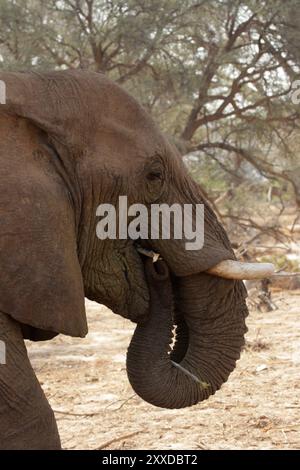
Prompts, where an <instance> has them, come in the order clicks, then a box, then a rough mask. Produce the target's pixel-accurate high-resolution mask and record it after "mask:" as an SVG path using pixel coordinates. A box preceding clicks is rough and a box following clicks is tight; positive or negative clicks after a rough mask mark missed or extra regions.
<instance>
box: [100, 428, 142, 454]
mask: <svg viewBox="0 0 300 470" xmlns="http://www.w3.org/2000/svg"><path fill="white" fill-rule="evenodd" d="M141 432H144V429H140V430H139V431H134V432H131V433H130V434H124V435H123V436H119V437H114V438H113V439H110V440H109V441H106V442H103V444H101V445H100V446H99V447H96V449H94V450H102V449H105V448H106V447H108V446H110V445H111V444H114V443H115V442H119V441H122V440H123V439H129V437H133V436H136V434H140V433H141Z"/></svg>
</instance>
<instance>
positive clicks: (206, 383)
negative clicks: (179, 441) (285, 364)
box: [127, 261, 247, 408]
mask: <svg viewBox="0 0 300 470" xmlns="http://www.w3.org/2000/svg"><path fill="white" fill-rule="evenodd" d="M155 266H156V267H155ZM146 275H147V280H148V284H149V288H150V295H151V315H150V319H149V321H148V322H147V323H146V324H143V325H138V326H137V327H136V330H135V332H134V335H133V338H132V341H131V344H130V346H129V349H128V355H127V373H128V378H129V381H130V383H131V385H132V387H133V389H134V390H135V391H136V393H137V394H138V395H139V396H140V397H142V398H143V399H144V400H146V401H147V402H149V403H151V404H153V405H156V406H160V407H164V408H184V407H187V406H191V405H195V404H196V403H198V402H200V401H202V400H205V399H206V398H208V397H209V396H210V395H212V394H214V393H215V392H216V390H218V389H219V388H220V387H221V385H222V384H223V383H224V382H225V381H226V380H227V379H228V376H229V374H230V373H231V372H232V370H233V369H234V368H235V364H236V361H237V359H238V358H239V357H240V351H241V347H242V345H243V344H244V334H245V332H246V327H245V317H246V315H247V308H246V305H245V289H244V287H243V285H242V284H241V283H240V282H237V281H231V280H226V279H220V278H216V277H214V276H211V275H209V274H205V273H201V274H196V275H192V276H186V277H182V278H176V279H173V281H172V282H171V280H170V276H169V272H168V268H167V266H166V265H165V264H164V262H161V261H160V262H158V263H156V264H155V265H154V264H153V263H152V262H151V261H149V262H148V263H147V264H146ZM175 324H177V332H176V340H175V345H174V347H173V349H172V348H171V343H172V340H173V331H174V326H175Z"/></svg>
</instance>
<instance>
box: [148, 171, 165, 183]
mask: <svg viewBox="0 0 300 470" xmlns="http://www.w3.org/2000/svg"><path fill="white" fill-rule="evenodd" d="M161 177H162V174H161V172H160V171H151V172H150V173H148V175H147V179H148V180H149V181H155V180H160V179H161Z"/></svg>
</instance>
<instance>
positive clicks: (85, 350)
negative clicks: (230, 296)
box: [28, 290, 300, 449]
mask: <svg viewBox="0 0 300 470" xmlns="http://www.w3.org/2000/svg"><path fill="white" fill-rule="evenodd" d="M274 300H275V302H276V303H277V304H278V306H279V309H278V310H276V311H274V312H269V313H259V312H256V311H252V312H251V314H250V317H249V318H248V327H249V333H248V334H247V346H246V350H245V351H244V353H243V355H242V359H241V360H240V361H239V363H238V366H237V368H236V370H235V372H234V373H233V374H232V375H231V377H230V379H229V382H228V383H227V384H225V385H224V386H223V387H222V389H221V390H220V391H219V392H218V393H217V394H216V395H215V396H214V397H212V398H211V399H209V400H208V401H207V402H204V403H202V404H200V405H197V406H196V407H193V408H190V409H184V410H180V411H174V410H172V411H170V410H163V409H159V408H154V407H152V406H150V405H148V404H146V403H144V402H143V401H142V400H141V399H139V398H138V397H137V396H135V395H134V394H133V391H132V389H131V387H130V385H129V383H128V381H127V377H126V371H125V353H126V348H127V345H128V343H129V338H130V337H131V334H132V325H131V323H130V322H128V321H126V320H123V319H122V318H120V317H118V316H116V315H114V314H112V313H111V312H110V311H108V310H107V309H105V308H104V307H101V306H99V305H97V304H94V303H93V302H87V310H88V318H89V325H90V333H89V335H88V337H87V338H86V339H84V340H82V339H78V340H77V339H71V338H67V337H63V336H59V337H58V338H57V339H55V340H53V341H51V342H48V343H43V344H32V343H28V344H29V353H30V357H31V359H32V363H33V365H34V368H35V370H36V372H37V375H38V377H39V379H40V381H41V382H42V384H43V388H44V390H45V392H46V394H47V396H48V398H49V400H50V402H51V405H52V407H53V408H54V409H55V412H56V417H57V420H58V426H59V430H60V433H61V437H62V443H63V447H64V448H65V449H97V448H106V449H297V448H298V449H299V448H300V403H299V398H300V380H299V379H300V331H299V328H298V327H297V326H298V324H299V320H300V291H299V290H298V291H281V292H279V293H276V294H274Z"/></svg>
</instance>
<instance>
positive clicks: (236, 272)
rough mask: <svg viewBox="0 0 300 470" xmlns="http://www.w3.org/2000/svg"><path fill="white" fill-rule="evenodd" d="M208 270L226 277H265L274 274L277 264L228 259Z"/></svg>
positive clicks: (245, 278)
mask: <svg viewBox="0 0 300 470" xmlns="http://www.w3.org/2000/svg"><path fill="white" fill-rule="evenodd" d="M206 272H208V273H209V274H214V275H215V276H219V277H224V278H225V279H240V280H251V279H265V278H268V277H272V276H273V275H274V272H275V266H274V264H272V263H243V262H241V261H234V260H229V259H228V260H224V261H221V262H220V263H218V264H216V266H213V267H212V268H210V269H208V270H207V271H206Z"/></svg>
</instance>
